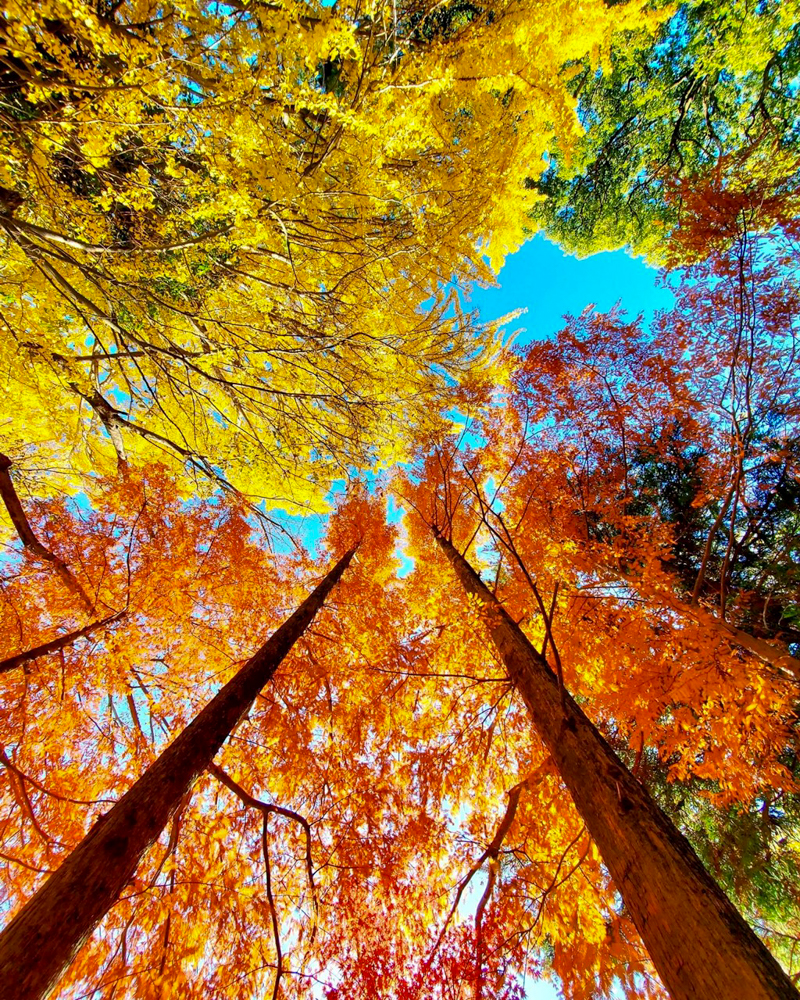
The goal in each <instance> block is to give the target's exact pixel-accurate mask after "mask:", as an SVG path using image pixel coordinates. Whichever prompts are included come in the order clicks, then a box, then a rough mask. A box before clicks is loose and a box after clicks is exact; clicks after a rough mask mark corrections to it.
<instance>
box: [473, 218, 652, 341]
mask: <svg viewBox="0 0 800 1000" xmlns="http://www.w3.org/2000/svg"><path fill="white" fill-rule="evenodd" d="M658 273H659V272H658V271H657V270H656V269H655V268H652V267H648V266H647V265H646V264H645V263H644V261H642V260H641V259H640V258H633V257H630V256H629V255H628V254H627V253H625V251H624V250H616V251H614V252H613V253H598V254H595V255H594V256H593V257H586V258H584V259H583V260H579V259H578V258H577V257H569V256H567V255H566V254H564V252H563V251H562V250H561V248H560V247H557V246H556V245H555V244H553V243H550V242H548V241H547V240H546V239H545V238H544V237H543V236H535V237H534V238H533V239H532V240H529V242H528V243H526V244H525V245H524V246H523V247H522V249H520V250H518V251H517V253H515V254H514V255H513V256H511V257H509V258H508V260H507V261H506V265H505V267H504V268H503V270H502V271H501V272H500V274H499V276H498V279H497V280H498V282H499V285H500V287H498V288H477V289H475V291H474V292H473V294H472V297H471V300H470V302H471V305H472V307H473V308H477V309H478V310H479V312H480V314H481V318H482V319H483V320H492V319H498V318H499V317H500V316H503V315H505V314H506V313H509V312H512V311H513V310H514V309H520V308H526V309H527V312H526V314H525V315H524V316H520V318H519V319H518V320H517V321H516V322H515V323H514V325H513V327H514V328H524V331H525V332H524V334H523V335H522V336H521V337H520V338H519V340H520V342H522V343H525V342H527V341H529V340H533V339H537V338H542V337H548V336H552V335H553V334H555V333H557V332H558V330H560V329H561V328H562V327H563V326H564V320H563V317H564V314H565V313H575V314H577V313H580V312H582V311H583V309H584V308H585V307H586V306H588V305H590V304H594V305H595V306H596V307H597V308H598V309H600V310H602V311H605V310H607V309H610V308H611V307H612V306H613V305H614V304H615V303H616V302H618V301H621V302H622V306H623V308H625V309H626V311H627V312H628V314H629V315H630V316H636V315H637V314H638V313H640V312H642V313H644V314H645V316H646V317H649V316H651V315H652V313H653V311H654V310H656V309H665V308H669V306H670V305H671V304H672V294H671V293H670V292H669V291H668V290H667V289H665V288H660V287H658V285H657V280H658Z"/></svg>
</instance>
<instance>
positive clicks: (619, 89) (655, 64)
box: [531, 0, 798, 262]
mask: <svg viewBox="0 0 800 1000" xmlns="http://www.w3.org/2000/svg"><path fill="white" fill-rule="evenodd" d="M797 21H798V10H797V6H796V4H793V3H767V4H762V5H760V6H759V7H758V9H757V10H755V9H753V8H752V7H749V6H748V5H747V4H745V3H741V2H738V0H733V2H726V3H722V4H714V5H710V4H705V3H694V2H690V3H682V4H680V5H679V6H678V7H677V9H676V10H675V11H674V12H673V13H672V14H671V16H670V17H669V19H668V20H665V22H664V24H663V26H662V27H661V29H660V31H658V32H657V34H656V35H655V37H653V38H651V37H648V36H647V35H646V34H644V35H642V34H639V33H637V32H631V33H629V34H628V35H627V36H625V37H624V38H620V39H619V41H617V42H616V43H615V44H614V45H613V46H612V50H611V55H610V58H609V60H608V61H607V62H606V63H605V64H604V65H603V67H602V68H601V70H599V71H597V70H596V69H595V67H594V66H591V65H589V64H588V63H585V62H584V63H581V62H578V63H577V64H576V65H575V70H574V72H575V75H574V77H573V83H572V87H573V93H574V95H575V97H576V99H577V100H578V101H579V109H580V110H579V113H580V117H581V121H582V123H583V124H584V126H585V129H586V132H585V135H584V136H583V138H582V139H581V141H580V144H579V149H578V151H577V153H576V154H573V153H572V151H571V150H567V149H564V150H563V152H562V151H561V150H560V149H559V148H558V145H557V147H556V150H554V155H553V157H552V159H551V163H550V166H549V168H548V170H547V171H546V173H545V174H544V175H543V176H542V177H541V178H540V179H537V178H533V179H532V180H531V186H532V187H533V188H534V189H535V190H537V191H538V192H540V193H541V194H542V195H544V196H545V200H543V201H541V202H540V203H539V204H538V205H537V206H536V207H535V208H534V211H533V213H532V215H533V219H534V220H535V222H536V223H537V224H538V225H541V226H543V227H544V228H545V229H546V230H547V232H548V233H549V234H550V235H551V236H552V237H553V238H554V239H557V240H558V242H559V243H560V244H561V245H562V246H564V247H565V248H567V249H568V250H569V251H571V252H573V253H577V254H579V255H584V254H588V253H593V252H596V251H598V250H610V249H616V248H617V247H622V246H632V247H633V248H635V250H636V251H637V252H640V253H643V254H645V255H646V256H648V257H650V258H651V259H653V260H656V261H659V262H662V261H663V260H664V258H665V255H669V254H670V253H672V254H676V253H677V254H680V255H681V256H683V257H684V258H685V257H686V256H689V255H690V253H689V252H688V251H687V248H686V247H682V246H680V245H679V246H677V247H673V248H672V249H668V246H667V238H668V237H669V236H670V235H671V234H672V233H673V232H674V231H675V229H676V228H677V227H679V225H682V224H683V222H684V220H685V215H686V213H687V209H688V212H689V214H691V212H692V209H693V208H696V206H697V196H696V194H694V195H693V194H692V192H693V191H695V192H696V191H697V189H701V190H702V189H703V188H704V187H706V185H712V186H716V187H717V188H718V189H722V190H725V191H726V193H728V194H729V196H730V197H732V198H734V199H735V198H737V197H741V198H744V200H745V201H749V202H750V204H751V205H752V206H758V205H759V203H764V202H766V203H767V205H769V204H770V203H771V202H773V201H774V199H775V198H776V196H782V197H783V198H786V197H787V196H788V201H789V203H792V204H793V200H794V193H793V192H794V191H795V190H796V186H797V169H798V148H797V134H796V130H795V128H794V125H793V110H792V101H793V97H792V92H791V84H790V83H789V81H790V80H791V79H792V77H793V76H794V74H795V72H796V67H797V60H798V47H797V37H796V24H797ZM787 207H788V205H787ZM790 211H792V213H793V215H794V216H795V217H796V214H797V208H796V205H794V208H793V209H791V210H790ZM709 221H710V220H709ZM763 221H764V222H767V221H768V220H766V219H765V220H763ZM761 228H763V229H768V228H769V225H763V224H762V227H761ZM723 234H724V227H723V230H722V233H718V234H717V235H718V236H720V235H723Z"/></svg>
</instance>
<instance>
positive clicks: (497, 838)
mask: <svg viewBox="0 0 800 1000" xmlns="http://www.w3.org/2000/svg"><path fill="white" fill-rule="evenodd" d="M527 783H528V779H527V778H525V779H524V780H523V781H520V782H519V784H517V785H514V787H513V788H511V789H509V791H508V805H507V806H506V811H505V814H504V816H503V818H502V820H501V821H500V825H499V826H498V828H497V831H496V833H495V835H494V837H493V838H492V842H491V843H490V844H489V846H488V847H487V848H486V850H485V851H484V852H483V854H481V856H480V857H479V858H478V860H477V861H476V862H475V863H474V864H473V865H472V867H471V868H470V870H469V871H468V872H467V874H466V875H465V876H464V877H463V878H462V879H461V881H460V882H459V883H458V891H457V892H456V898H455V900H454V901H453V905H452V906H451V907H450V912H449V913H448V914H447V919H446V920H445V922H444V925H443V927H442V929H441V931H440V932H439V936H438V937H437V938H436V942H435V944H434V946H433V949H432V951H431V953H430V955H429V956H428V962H432V961H433V958H434V956H435V955H436V952H437V951H438V950H439V945H440V944H441V943H442V938H443V937H444V935H445V933H446V931H447V928H448V927H449V926H450V921H451V920H452V919H453V915H454V914H455V912H456V910H457V909H458V904H459V903H460V902H461V897H462V896H463V895H464V890H465V889H466V888H467V886H468V885H469V884H470V882H471V881H472V879H473V878H474V877H475V876H476V875H477V874H478V872H479V871H480V869H481V867H482V866H483V863H484V862H485V861H486V860H487V859H491V860H493V861H494V860H496V859H497V856H498V854H499V853H500V848H501V847H502V846H503V841H504V840H505V839H506V835H507V834H508V831H509V830H510V829H511V824H512V823H513V822H514V817H515V816H516V814H517V806H518V805H519V797H520V795H521V794H522V789H523V788H524V787H525V785H526V784H527ZM490 881H491V875H490ZM484 906H485V904H484ZM481 912H482V911H481Z"/></svg>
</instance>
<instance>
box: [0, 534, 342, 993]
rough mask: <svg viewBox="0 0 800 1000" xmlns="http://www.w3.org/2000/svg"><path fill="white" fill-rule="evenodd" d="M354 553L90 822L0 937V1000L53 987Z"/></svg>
mask: <svg viewBox="0 0 800 1000" xmlns="http://www.w3.org/2000/svg"><path fill="white" fill-rule="evenodd" d="M354 551H355V549H351V550H350V551H349V552H348V553H346V555H344V556H343V557H342V558H341V559H340V560H339V562H338V563H337V564H336V565H335V566H334V567H333V569H332V570H331V571H330V572H329V573H328V575H327V576H326V577H325V579H324V580H323V581H322V582H321V583H320V584H319V586H318V587H317V588H316V589H315V590H314V591H313V593H312V594H310V595H309V596H308V597H307V598H306V600H305V601H304V602H303V603H302V604H301V605H300V607H299V608H298V609H297V611H295V613H294V614H293V615H292V616H291V618H289V619H288V620H287V621H285V622H284V624H283V625H281V627H280V628H279V629H278V630H277V631H276V632H275V633H274V634H273V635H272V636H271V637H270V638H269V639H268V640H267V642H266V643H265V644H264V645H263V646H262V647H261V649H260V650H259V651H258V652H257V653H256V654H255V656H253V657H252V659H250V660H248V662H247V663H246V664H245V665H244V666H243V667H242V669H241V670H240V671H239V672H238V673H237V674H236V676H235V677H234V678H233V679H232V680H231V681H229V682H228V683H227V684H226V685H225V687H223V688H222V690H221V691H219V693H218V694H217V695H216V696H215V697H214V698H213V699H212V700H211V701H210V702H209V703H208V705H206V707H205V708H204V709H203V710H202V712H200V714H199V715H198V716H197V717H196V718H195V719H194V721H193V722H191V723H190V724H189V725H188V726H187V727H186V729H184V731H183V732H182V733H181V734H180V736H178V737H177V739H176V740H175V741H174V742H173V743H172V744H170V746H169V747H167V749H166V750H165V751H164V752H163V753H162V754H161V756H160V757H159V758H158V760H156V761H155V763H154V764H153V765H152V766H151V767H149V768H148V769H147V771H145V773H144V774H143V775H142V777H141V778H139V780H138V781H137V782H136V783H135V784H134V785H133V786H132V788H131V789H130V790H129V791H128V792H126V793H125V795H124V796H123V797H122V798H121V799H120V800H119V802H117V803H116V805H114V806H113V807H112V809H111V810H110V811H109V812H108V813H107V814H106V815H105V816H103V817H102V818H101V819H100V820H99V821H98V822H97V823H95V825H94V826H93V827H92V829H91V830H90V831H89V833H88V834H87V835H86V837H84V839H83V840H82V841H81V843H80V844H79V845H78V846H77V847H76V848H75V850H74V851H73V852H72V854H70V856H69V857H68V858H67V860H66V861H65V862H64V863H63V864H62V865H61V867H60V868H59V869H58V871H56V872H55V873H54V874H53V875H51V876H50V878H49V879H48V880H47V882H45V884H44V885H43V886H42V888H41V889H40V890H39V891H38V892H37V893H36V895H35V896H33V898H32V899H31V900H30V901H29V902H28V903H27V904H26V905H25V906H24V907H23V909H22V910H21V911H20V912H19V913H18V914H17V916H16V917H15V918H14V919H13V920H12V921H11V923H10V924H9V925H8V927H7V928H6V929H5V930H4V931H3V933H2V934H0V997H1V998H3V1000H6V998H8V1000H12V998H13V1000H39V998H41V997H45V996H47V995H48V993H49V992H50V991H51V990H52V989H53V988H54V986H55V985H56V983H57V982H58V980H59V978H60V977H61V976H62V975H63V973H64V972H65V970H66V969H67V967H68V965H69V964H70V962H71V961H72V959H73V958H74V957H75V955H76V954H77V952H78V950H79V949H80V947H81V945H82V944H83V943H84V942H85V941H86V939H87V938H88V937H89V935H90V934H91V933H92V931H93V930H94V928H95V927H96V926H97V924H98V923H99V922H100V921H101V920H102V918H103V916H104V915H105V914H106V912H107V911H108V910H109V909H110V907H111V906H112V905H113V904H114V902H115V901H116V899H117V898H118V897H119V894H120V892H121V891H122V889H123V888H124V887H125V885H126V884H127V883H128V882H129V881H130V880H131V878H132V877H133V875H134V873H135V872H136V868H137V866H138V864H139V861H140V860H141V858H142V856H143V854H144V853H145V851H146V850H147V849H148V848H149V847H150V846H151V844H153V842H154V841H155V840H156V839H157V838H158V836H159V834H160V833H161V831H162V830H163V829H164V827H165V826H166V825H167V823H168V822H169V819H170V817H171V816H172V814H173V813H174V812H175V810H176V809H177V808H178V806H179V804H180V802H181V799H182V798H183V797H184V795H185V794H186V793H187V792H188V790H189V789H190V788H191V786H192V784H193V783H194V781H195V780H196V779H197V777H198V776H199V775H200V774H202V772H203V771H204V770H205V769H206V768H207V767H208V766H209V764H210V763H211V761H212V760H213V758H214V755H215V754H216V753H217V751H218V750H219V748H220V747H221V746H222V744H223V743H224V742H225V740H226V739H227V737H228V736H229V735H230V733H231V731H232V730H233V729H234V728H235V726H236V725H237V723H239V722H240V721H241V719H242V718H243V717H244V716H245V714H246V713H247V712H248V710H249V709H250V706H251V705H252V704H253V702H254V701H255V699H256V696H257V695H258V693H259V691H260V690H261V689H262V687H263V686H264V685H265V684H266V683H267V681H268V680H269V679H270V678H271V677H272V675H273V673H274V672H275V670H276V668H277V667H278V665H279V664H280V662H281V660H282V659H283V658H284V657H285V656H286V654H287V653H288V652H289V650H290V649H291V648H292V646H293V645H294V643H295V642H296V640H297V639H298V638H299V637H300V636H301V635H302V634H303V632H304V631H305V629H306V628H307V627H308V625H309V624H310V622H311V620H312V619H313V618H314V615H315V614H316V613H317V612H318V611H319V609H320V608H321V607H322V604H323V602H324V601H325V598H326V597H327V596H328V594H329V593H330V591H331V589H332V588H333V587H334V585H335V584H336V583H337V582H338V580H339V578H340V577H341V575H342V573H343V572H344V571H345V569H346V568H347V566H348V564H349V562H350V560H351V558H352V556H353V552H354Z"/></svg>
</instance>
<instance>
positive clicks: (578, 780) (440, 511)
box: [415, 459, 796, 1000]
mask: <svg viewBox="0 0 800 1000" xmlns="http://www.w3.org/2000/svg"><path fill="white" fill-rule="evenodd" d="M440 468H441V469H442V470H443V472H444V479H443V480H441V481H437V482H434V483H433V484H431V483H428V484H427V488H425V487H423V488H422V490H421V491H420V493H418V494H417V495H416V497H415V501H419V504H424V505H425V506H420V505H419V504H416V506H417V510H418V511H419V512H420V513H421V514H422V516H426V515H427V518H428V519H429V522H428V523H429V524H430V526H431V528H432V530H433V533H434V536H435V537H436V541H437V542H438V544H439V546H440V548H441V549H442V551H443V552H444V554H445V556H446V558H447V559H448V561H449V562H450V564H451V566H452V567H453V569H454V570H455V573H456V575H457V576H458V578H459V580H460V582H461V584H462V586H463V587H464V590H465V591H466V593H467V595H469V596H471V597H473V598H477V600H478V601H479V602H480V604H481V605H482V606H483V608H484V609H485V614H486V625H487V628H488V630H489V632H490V634H491V636H492V640H493V642H494V644H495V646H496V647H497V650H498V652H499V654H500V656H501V658H502V660H503V663H504V664H505V667H506V669H507V671H508V676H509V679H510V680H511V682H512V684H513V685H514V686H515V688H516V689H517V690H518V691H519V693H520V694H521V696H522V698H523V699H524V701H525V704H526V706H527V708H528V711H529V713H530V715H531V719H532V722H533V724H534V726H535V728H536V730H537V732H538V733H539V735H540V736H541V738H542V740H543V742H544V744H545V746H546V747H547V749H548V750H549V752H550V754H551V755H552V757H553V761H554V763H555V767H556V769H557V770H558V773H559V774H560V776H561V777H562V779H563V780H564V782H565V784H566V786H567V788H568V789H569V791H570V794H571V795H572V797H573V799H574V800H575V803H576V805H577V808H578V811H579V813H580V814H581V816H582V818H583V820H584V822H585V824H586V827H587V830H588V832H589V834H590V835H591V836H592V837H593V839H594V840H595V841H596V842H597V845H598V848H599V850H600V852H601V855H602V857H603V860H604V862H605V863H606V865H607V866H608V868H609V871H610V872H611V875H612V878H613V879H614V882H615V884H616V886H617V889H618V891H619V892H620V894H621V896H622V899H623V901H624V903H625V905H626V907H627V908H628V909H629V910H630V912H631V914H632V916H633V920H634V923H635V924H636V927H637V929H638V930H639V933H640V934H641V935H642V938H643V940H644V942H645V945H646V947H647V949H648V951H649V953H650V956H651V958H652V959H653V962H654V964H655V966H656V968H657V970H658V972H659V975H660V976H661V978H662V980H663V981H664V983H665V985H666V987H667V989H668V990H669V992H670V995H671V996H672V997H673V998H684V997H685V998H687V1000H688V998H690V997H708V998H709V1000H711V998H712V997H717V996H719V990H720V988H722V989H723V991H724V990H726V989H728V990H730V991H731V992H732V991H734V990H736V991H738V992H742V991H744V993H745V994H746V995H748V996H753V997H759V996H764V997H767V996H776V997H778V996H785V997H787V998H788V997H792V996H795V995H796V991H795V989H794V987H793V985H792V983H791V981H790V980H789V978H788V977H787V976H786V975H785V973H784V972H783V970H782V969H781V968H780V966H779V965H778V963H777V962H776V961H775V959H774V958H773V957H772V956H771V955H770V953H769V952H768V951H767V949H766V948H765V947H764V946H763V944H762V943H761V942H760V941H759V940H758V939H757V938H756V937H755V935H754V934H753V932H752V931H751V930H750V928H749V927H748V926H747V924H746V923H745V922H744V920H742V918H741V917H740V915H739V914H738V912H737V911H736V910H735V908H734V907H733V906H732V904H731V903H730V901H729V900H728V899H727V897H725V895H724V893H722V892H721V890H720V889H719V888H718V886H717V885H716V884H715V883H714V882H713V880H712V879H711V878H710V877H709V875H708V873H707V872H706V871H705V869H704V868H703V866H702V864H701V863H700V861H699V860H698V859H697V857H696V855H695V854H694V852H693V851H692V849H691V847H690V846H689V844H688V842H687V841H686V840H685V839H684V838H683V837H682V836H681V834H680V833H679V832H678V830H677V829H676V828H675V827H674V826H673V825H672V824H671V823H670V822H669V820H668V819H667V817H666V816H665V815H664V813H663V812H662V811H661V810H660V809H659V808H658V806H657V805H656V804H655V803H654V802H653V800H652V799H651V797H650V796H649V794H648V793H647V791H646V790H645V789H644V788H643V787H642V785H641V784H640V783H639V782H638V781H637V780H636V778H635V777H634V776H632V775H631V774H630V772H629V771H628V769H627V768H625V766H624V765H623V764H622V762H621V761H620V760H619V758H618V757H617V756H616V755H615V754H614V753H613V751H612V750H611V748H610V747H609V746H608V744H607V742H606V741H605V740H604V739H603V738H602V736H601V735H600V733H599V732H598V731H597V729H596V728H595V727H594V726H593V725H592V724H591V722H590V721H589V720H588V719H587V717H586V716H585V714H584V713H583V711H582V709H581V708H580V707H579V706H578V704H577V703H576V702H575V701H574V700H573V699H572V698H571V697H570V695H569V694H568V693H567V692H566V690H565V688H564V682H563V674H562V671H561V666H560V662H559V661H558V659H557V663H558V664H559V665H558V668H557V669H556V670H553V669H552V668H551V667H550V665H549V664H548V662H547V660H546V659H545V658H544V656H543V655H542V654H541V653H539V652H538V651H537V650H536V649H535V647H534V646H533V645H532V644H531V642H530V640H529V639H528V638H527V637H526V636H525V634H524V633H523V632H522V630H521V629H520V628H519V626H518V625H517V624H516V623H515V622H514V620H513V619H512V618H511V616H510V615H509V614H508V612H507V611H506V610H505V609H504V608H503V607H502V605H501V604H500V603H499V602H498V600H497V599H496V597H494V595H493V594H492V593H491V591H490V590H489V588H488V587H487V586H486V585H485V584H484V583H483V582H482V581H481V580H480V577H479V576H478V574H477V573H475V571H474V570H473V569H472V567H471V566H470V565H469V563H468V562H467V561H466V560H465V558H464V557H463V556H462V555H461V553H460V552H459V551H458V549H457V548H456V547H455V546H454V544H453V542H452V541H451V538H452V536H453V531H454V521H455V519H456V517H457V512H458V507H459V497H458V496H457V495H456V492H455V491H456V490H457V489H458V483H457V481H456V482H453V481H452V480H451V479H450V477H449V474H448V467H447V465H446V464H443V463H442V461H441V459H440ZM458 530H459V536H460V537H462V538H463V539H465V541H464V543H463V544H465V545H466V546H469V545H470V544H471V542H472V540H474V531H473V530H472V528H471V526H469V525H467V526H466V528H465V526H463V525H459V527H458ZM551 642H552V640H551ZM726 980H729V981H728V983H727V986H726Z"/></svg>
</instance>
